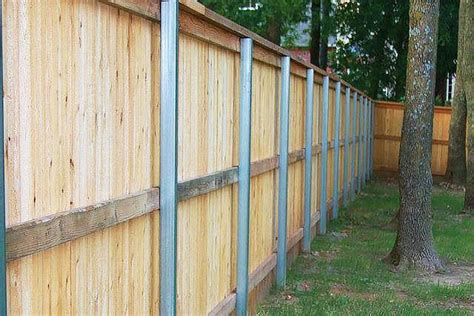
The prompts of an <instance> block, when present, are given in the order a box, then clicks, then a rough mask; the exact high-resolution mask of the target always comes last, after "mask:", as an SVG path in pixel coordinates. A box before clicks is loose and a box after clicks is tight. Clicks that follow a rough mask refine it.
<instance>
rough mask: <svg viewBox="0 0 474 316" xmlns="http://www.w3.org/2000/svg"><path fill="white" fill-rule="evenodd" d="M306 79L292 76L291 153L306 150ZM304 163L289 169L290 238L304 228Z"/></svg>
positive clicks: (289, 146)
mask: <svg viewBox="0 0 474 316" xmlns="http://www.w3.org/2000/svg"><path fill="white" fill-rule="evenodd" d="M305 100H306V79H305V78H301V77H298V76H295V75H293V74H291V75H290V108H289V111H290V112H289V144H288V150H289V152H290V153H291V152H294V151H296V150H300V149H302V148H304V131H305V117H304V116H305V113H306V112H305V111H306V103H305ZM303 202H304V161H303V160H300V161H298V162H296V163H293V164H291V165H290V166H289V167H288V219H287V220H288V222H287V236H288V238H290V237H291V236H292V235H293V234H294V233H295V232H296V231H297V230H298V229H300V228H302V227H303V213H304V203H303Z"/></svg>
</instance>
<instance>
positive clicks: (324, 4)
mask: <svg viewBox="0 0 474 316" xmlns="http://www.w3.org/2000/svg"><path fill="white" fill-rule="evenodd" d="M330 6H331V1H328V0H321V48H320V52H319V63H320V66H321V68H322V69H324V70H326V67H327V66H328V37H329V30H328V24H327V23H328V20H329V8H330Z"/></svg>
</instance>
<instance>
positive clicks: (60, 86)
mask: <svg viewBox="0 0 474 316" xmlns="http://www.w3.org/2000/svg"><path fill="white" fill-rule="evenodd" d="M181 2H182V3H181V10H180V14H179V23H180V25H179V56H178V78H179V83H178V85H177V87H178V108H179V111H178V113H179V114H178V117H179V125H178V152H177V156H178V161H177V168H178V169H177V172H178V182H179V184H178V199H179V204H178V209H177V222H178V226H177V227H178V231H177V295H176V298H177V302H176V306H177V307H176V308H177V313H178V314H205V313H218V314H219V313H228V312H230V311H232V310H234V308H235V304H236V294H235V289H236V286H237V280H236V279H237V275H236V269H237V268H236V265H237V262H238V261H239V258H237V247H238V243H237V236H238V234H239V232H241V228H240V227H239V225H238V224H237V216H238V214H239V212H241V211H242V210H239V206H238V205H239V203H238V184H237V183H238V181H237V179H238V176H239V168H238V167H239V137H241V136H239V135H241V133H242V132H243V131H241V130H239V123H240V122H239V116H240V114H239V113H240V106H241V102H240V93H241V82H240V79H239V78H240V64H241V63H242V62H243V61H242V60H241V55H240V53H241V46H240V40H241V38H251V39H253V44H254V45H253V58H252V59H251V61H253V65H252V69H253V75H252V91H253V93H252V95H251V101H252V102H251V122H250V123H251V148H250V154H251V169H250V174H251V179H250V207H249V220H250V224H249V234H248V238H249V261H248V269H249V278H248V284H247V286H248V290H249V292H250V300H249V305H250V306H251V307H252V306H254V305H255V302H256V300H257V299H258V297H259V296H260V293H264V292H265V291H266V290H267V289H268V288H269V285H270V284H271V282H272V280H273V271H274V269H275V266H276V264H277V263H276V262H277V259H276V257H277V254H276V251H277V239H278V229H277V227H278V221H279V215H278V207H279V205H278V202H277V201H278V197H279V183H280V180H279V179H280V178H279V177H278V172H279V166H280V161H281V159H282V158H283V157H282V155H280V153H281V152H282V148H280V141H279V137H280V136H281V135H280V131H281V128H282V127H281V126H280V123H279V122H280V119H281V115H282V113H281V110H280V106H281V102H280V99H281V88H282V84H283V82H284V81H286V80H287V79H288V83H289V116H288V121H289V123H288V124H289V125H288V131H289V138H288V142H289V145H288V146H289V147H288V151H289V154H288V174H287V177H288V190H287V194H288V197H287V201H284V203H285V204H286V202H287V213H286V214H287V225H286V231H287V236H288V237H287V239H286V240H283V235H281V236H280V241H281V240H283V241H284V245H286V247H287V251H288V252H289V253H290V254H291V253H293V254H294V253H297V252H298V251H299V250H300V241H301V240H302V239H303V237H304V233H303V227H306V232H308V231H309V230H308V228H312V231H313V233H312V234H311V236H312V235H314V233H315V228H316V224H317V223H320V225H321V227H320V228H321V229H322V231H324V228H325V226H324V223H325V220H326V216H331V215H335V212H328V214H326V213H325V209H326V208H327V209H328V210H331V209H332V208H334V207H336V208H337V207H338V206H339V203H340V202H341V201H342V200H345V201H346V202H347V201H348V200H349V199H350V196H352V197H353V196H354V192H355V190H356V189H357V190H360V188H361V185H362V184H363V182H364V181H365V180H366V179H367V177H368V176H369V175H370V172H369V171H370V170H371V163H370V162H371V161H370V159H368V158H367V157H371V148H372V146H371V144H372V137H371V135H372V133H371V130H372V128H371V126H372V125H371V122H373V120H372V117H373V114H372V111H371V109H373V107H372V106H371V105H372V101H371V100H369V99H367V97H365V95H363V94H362V93H361V92H360V91H358V90H357V89H355V88H353V87H351V86H349V85H348V84H347V83H345V82H343V81H341V80H339V79H338V78H337V77H335V76H333V75H328V74H327V73H325V72H324V71H322V70H320V69H318V68H315V67H313V66H312V65H309V64H306V63H304V62H302V61H299V60H295V59H291V64H290V74H289V77H288V78H286V77H284V76H285V73H282V71H281V65H282V57H284V56H289V54H290V53H289V52H288V51H286V50H284V49H282V48H280V47H277V46H275V45H273V44H271V43H269V42H267V41H266V40H264V39H262V38H260V37H259V36H257V35H255V34H253V33H251V32H249V31H248V30H246V29H244V28H242V27H240V26H238V25H236V24H234V23H232V22H230V21H228V20H226V19H224V18H222V17H220V16H218V15H216V14H215V13H213V12H211V11H209V10H207V9H205V8H204V7H202V6H201V5H199V4H197V3H196V2H191V1H181ZM2 10H3V24H2V25H3V56H2V57H3V63H4V71H3V80H4V106H5V126H6V136H5V158H4V159H5V168H6V169H5V182H6V201H7V211H6V222H7V233H6V259H5V258H3V259H5V260H6V261H8V266H7V280H6V286H7V293H8V299H7V300H8V305H7V306H8V312H9V313H11V314H89V313H90V314H92V313H94V314H99V313H100V314H105V313H109V314H125V313H129V314H148V313H157V312H158V311H159V309H160V306H159V305H160V294H161V296H162V298H163V297H166V295H168V294H170V293H160V287H159V284H160V283H159V281H160V265H159V261H160V239H159V235H160V234H159V232H160V210H159V209H160V190H159V187H158V186H159V183H160V165H161V162H160V146H161V144H160V133H163V137H165V138H166V137H168V136H170V137H172V136H173V135H174V134H173V131H172V130H171V131H170V130H161V129H160V115H161V114H160V110H161V111H163V110H167V109H168V107H169V106H170V105H169V104H160V87H161V86H162V85H164V86H163V87H164V88H165V91H166V88H167V87H168V85H169V84H170V82H168V80H165V82H160V58H161V56H162V52H160V39H161V37H162V36H165V35H164V34H162V31H161V29H160V22H159V21H160V4H159V3H158V2H157V1H151V0H150V1H148V0H108V1H105V0H104V1H103V2H97V1H95V0H81V1H75V2H70V1H54V2H52V1H47V2H46V1H45V2H36V3H35V4H31V3H27V2H20V1H9V0H7V1H3V7H2ZM166 36H169V34H167V35H166ZM308 69H310V70H311V69H312V70H313V72H314V78H313V80H312V81H310V84H309V85H308V87H309V88H313V89H314V90H313V93H314V94H313V98H312V100H307V91H310V90H307V80H308V77H307V76H308V74H309V73H312V72H311V71H310V72H308ZM170 78H171V77H170ZM282 78H283V82H282ZM323 82H326V84H325V85H324V87H323ZM171 84H174V83H171ZM163 87H161V88H163ZM162 91H163V90H162ZM308 101H312V104H313V107H314V111H313V122H314V123H313V125H312V126H307V125H306V119H307V117H306V110H307V106H306V104H307V102H308ZM378 111H379V112H378V113H379V114H378V116H379V117H380V116H381V113H380V109H379V110H378ZM161 113H162V112H161ZM283 115H284V114H283ZM325 116H326V117H327V118H324V117H325ZM325 126H327V130H325V129H323V127H325ZM308 130H309V132H308V135H311V134H312V138H313V141H312V144H311V146H309V147H308V146H305V141H306V140H307V139H308V138H307V137H306V138H305V132H307V131H308ZM379 142H380V141H379ZM379 146H380V145H379ZM305 147H306V149H309V148H311V149H312V151H308V150H307V151H305ZM326 150H327V152H326ZM167 154H168V153H166V152H164V153H162V156H163V155H167ZM308 154H310V155H309V156H308ZM305 158H306V159H308V161H309V162H310V163H309V164H308V165H307V167H306V168H305ZM378 159H379V160H380V158H378ZM362 162H363V163H362ZM379 164H380V163H379ZM308 166H311V167H312V172H311V173H310V174H308V176H309V177H308V179H309V180H310V183H311V184H312V186H311V190H310V191H309V192H307V193H306V196H305V182H304V181H305V172H306V173H308ZM326 177H327V178H326ZM326 180H327V181H326ZM307 188H309V186H307ZM349 193H351V194H349ZM321 197H322V198H321ZM305 198H307V199H309V201H311V203H310V204H309V205H307V207H308V210H310V213H311V217H310V218H309V221H308V218H307V219H306V220H305V219H304V218H305V217H304V210H305V204H304V200H305ZM334 201H335V203H334ZM321 211H322V213H321ZM332 213H334V214H332ZM321 214H322V215H321ZM280 215H281V214H280ZM321 217H322V219H323V221H320V220H319V219H320V218H321ZM280 218H281V217H280ZM305 225H306V226H305ZM161 228H162V229H163V227H161ZM306 236H307V238H308V235H306ZM171 237H173V236H171ZM285 252H286V251H285ZM280 253H281V249H280ZM238 291H239V290H238V289H237V292H238ZM241 295H244V294H241ZM3 306H4V305H3Z"/></svg>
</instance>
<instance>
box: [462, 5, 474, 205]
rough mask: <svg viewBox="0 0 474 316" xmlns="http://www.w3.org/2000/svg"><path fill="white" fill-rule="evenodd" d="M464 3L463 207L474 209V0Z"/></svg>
mask: <svg viewBox="0 0 474 316" xmlns="http://www.w3.org/2000/svg"><path fill="white" fill-rule="evenodd" d="M461 3H463V4H464V10H465V21H464V27H463V28H464V44H463V49H464V51H463V61H462V67H463V79H464V80H463V88H464V93H465V96H466V108H467V126H468V127H467V130H468V143H467V146H468V149H467V175H466V196H465V200H464V208H465V209H466V210H471V211H472V210H474V1H472V0H461Z"/></svg>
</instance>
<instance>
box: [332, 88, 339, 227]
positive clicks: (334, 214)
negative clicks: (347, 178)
mask: <svg viewBox="0 0 474 316" xmlns="http://www.w3.org/2000/svg"><path fill="white" fill-rule="evenodd" d="M335 112H336V113H335V114H336V115H335V116H336V122H335V124H334V181H333V183H334V188H333V193H332V197H333V200H332V202H333V203H332V218H333V219H335V218H337V215H338V211H339V129H340V126H341V82H336V111H335Z"/></svg>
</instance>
